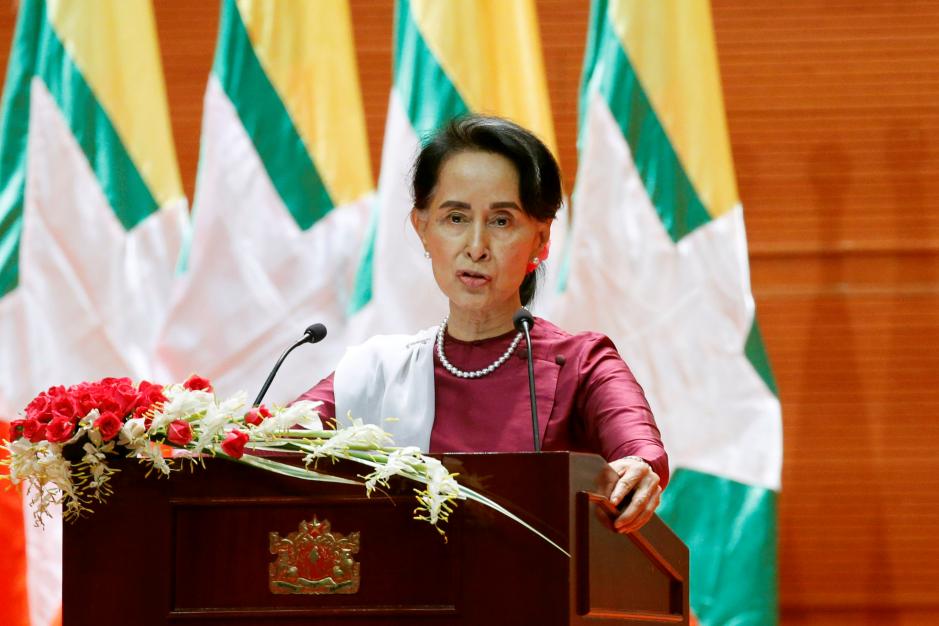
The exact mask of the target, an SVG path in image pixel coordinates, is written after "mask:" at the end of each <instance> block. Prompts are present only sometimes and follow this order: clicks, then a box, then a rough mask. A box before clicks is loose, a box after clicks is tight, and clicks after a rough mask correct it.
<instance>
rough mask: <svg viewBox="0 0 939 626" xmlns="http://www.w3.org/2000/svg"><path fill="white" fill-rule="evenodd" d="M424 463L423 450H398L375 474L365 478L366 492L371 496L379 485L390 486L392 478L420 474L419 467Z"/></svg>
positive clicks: (413, 447) (414, 448) (412, 447)
mask: <svg viewBox="0 0 939 626" xmlns="http://www.w3.org/2000/svg"><path fill="white" fill-rule="evenodd" d="M422 463H424V458H423V456H422V455H421V450H420V448H418V447H417V446H408V447H406V448H398V449H396V450H394V451H392V452H391V454H389V455H388V461H387V462H386V463H385V464H384V465H379V466H378V467H377V468H376V469H375V471H374V472H372V473H371V474H369V475H368V476H366V477H365V491H366V493H367V494H369V495H371V493H372V491H374V490H375V488H376V487H377V486H378V485H382V486H383V487H387V486H388V479H390V478H391V477H392V476H399V475H400V476H407V475H409V474H414V473H418V470H417V466H419V465H421V464H422Z"/></svg>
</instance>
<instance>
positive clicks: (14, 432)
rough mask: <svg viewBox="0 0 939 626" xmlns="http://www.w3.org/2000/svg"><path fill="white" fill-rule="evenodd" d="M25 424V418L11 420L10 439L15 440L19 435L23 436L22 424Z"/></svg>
mask: <svg viewBox="0 0 939 626" xmlns="http://www.w3.org/2000/svg"><path fill="white" fill-rule="evenodd" d="M25 424H26V420H13V421H12V422H10V441H16V440H17V439H19V438H20V437H23V436H24V435H23V426H24V425H25Z"/></svg>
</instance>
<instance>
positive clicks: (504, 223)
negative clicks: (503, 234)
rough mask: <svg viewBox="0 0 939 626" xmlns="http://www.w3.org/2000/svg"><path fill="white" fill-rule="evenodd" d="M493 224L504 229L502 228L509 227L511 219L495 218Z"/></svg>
mask: <svg viewBox="0 0 939 626" xmlns="http://www.w3.org/2000/svg"><path fill="white" fill-rule="evenodd" d="M492 223H493V224H494V225H495V226H500V227H502V226H508V225H509V218H507V217H497V218H495V219H494V220H492Z"/></svg>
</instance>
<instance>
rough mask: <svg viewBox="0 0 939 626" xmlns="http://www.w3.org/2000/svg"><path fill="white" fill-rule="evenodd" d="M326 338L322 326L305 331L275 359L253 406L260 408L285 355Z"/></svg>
mask: <svg viewBox="0 0 939 626" xmlns="http://www.w3.org/2000/svg"><path fill="white" fill-rule="evenodd" d="M325 336H326V327H325V326H323V325H322V324H313V325H312V326H310V327H309V328H307V329H306V332H305V333H304V335H303V337H301V338H300V340H299V341H297V342H296V343H295V344H293V345H292V346H290V347H289V348H287V349H286V350H285V351H284V353H283V354H282V355H280V358H279V359H277V363H275V364H274V369H272V370H271V373H270V374H268V375H267V380H265V381H264V385H262V386H261V391H259V392H258V397H257V398H255V399H254V405H253V406H260V404H261V400H263V399H264V394H266V393H267V389H268V388H269V387H270V386H271V383H272V382H274V377H275V376H276V375H277V370H279V369H280V366H281V364H282V363H283V362H284V359H286V358H287V355H288V354H290V353H291V352H293V350H294V349H295V348H298V347H300V346H302V345H303V344H305V343H316V342H318V341H320V340H321V339H323V337H325Z"/></svg>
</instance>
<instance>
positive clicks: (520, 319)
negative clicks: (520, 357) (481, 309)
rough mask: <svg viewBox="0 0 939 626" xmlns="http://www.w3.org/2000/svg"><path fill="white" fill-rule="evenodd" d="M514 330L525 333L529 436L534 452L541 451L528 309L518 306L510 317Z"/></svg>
mask: <svg viewBox="0 0 939 626" xmlns="http://www.w3.org/2000/svg"><path fill="white" fill-rule="evenodd" d="M512 324H513V325H514V326H515V330H517V331H518V332H520V333H525V347H526V348H527V349H528V393H529V396H530V398H531V436H532V440H533V441H534V442H535V452H541V441H540V439H539V437H538V405H537V403H536V402H535V366H534V361H532V356H531V335H529V329H530V328H531V327H532V326H534V325H535V318H534V317H532V316H531V313H529V312H528V309H526V308H525V307H522V308H520V309H519V310H518V311H516V312H515V315H514V316H513V317H512Z"/></svg>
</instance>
